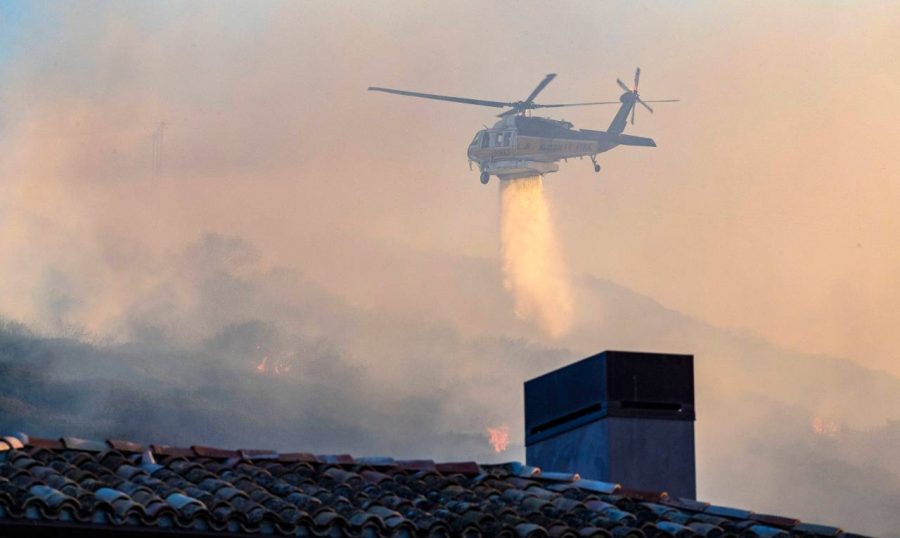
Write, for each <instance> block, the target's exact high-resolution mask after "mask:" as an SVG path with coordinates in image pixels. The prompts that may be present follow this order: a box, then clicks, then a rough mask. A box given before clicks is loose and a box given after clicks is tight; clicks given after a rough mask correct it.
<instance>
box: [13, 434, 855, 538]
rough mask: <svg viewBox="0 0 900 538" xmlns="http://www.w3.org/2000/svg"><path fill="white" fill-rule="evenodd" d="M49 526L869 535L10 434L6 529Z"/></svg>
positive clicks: (399, 465) (411, 477) (347, 460)
mask: <svg viewBox="0 0 900 538" xmlns="http://www.w3.org/2000/svg"><path fill="white" fill-rule="evenodd" d="M41 526H44V527H50V528H54V529H56V531H58V532H59V533H60V534H62V532H63V531H78V530H79V529H81V530H84V529H89V531H85V532H87V534H83V535H99V534H106V535H110V536H115V535H119V534H121V535H128V534H140V533H143V534H144V535H147V534H148V533H149V534H174V535H204V536H227V535H286V536H359V537H377V536H396V537H407V536H408V537H413V536H509V537H529V538H536V537H560V538H562V537H566V538H569V537H579V536H581V537H587V536H593V537H630V538H641V537H648V538H655V537H677V538H681V537H687V536H706V537H754V536H759V537H781V536H842V537H845V538H850V537H851V536H856V535H851V534H848V533H843V532H842V531H841V530H840V529H838V528H835V527H829V526H825V525H814V524H807V523H801V522H799V521H797V520H796V519H791V518H785V517H779V516H771V515H764V514H756V513H753V512H750V511H746V510H738V509H734V508H727V507H721V506H715V505H710V504H708V503H703V502H698V501H694V500H688V499H678V498H670V497H669V496H668V495H666V494H665V493H660V492H646V491H633V490H628V489H627V488H623V487H622V486H620V485H618V484H609V483H605V482H600V481H596V480H587V479H581V478H580V477H579V476H578V475H577V474H568V473H551V472H542V471H541V470H540V469H537V468H534V467H529V466H526V465H522V464H520V463H506V464H497V465H478V464H476V463H474V462H453V463H435V462H433V461H431V460H406V461H404V460H394V459H391V458H380V457H379V458H353V457H351V456H349V455H334V456H315V455H312V454H307V453H299V452H297V453H281V452H276V451H272V450H226V449H220V448H212V447H205V446H192V447H190V448H185V447H172V446H167V445H153V444H151V445H147V446H143V445H141V444H139V443H132V442H130V441H122V440H113V439H111V440H108V441H90V440H85V439H77V438H74V437H64V438H61V439H40V438H35V437H28V436H27V435H24V434H17V436H8V437H3V438H0V535H3V536H6V535H11V534H14V533H16V532H19V533H20V534H21V535H31V534H30V533H31V532H32V531H33V530H34V529H35V528H41ZM100 531H103V532H100Z"/></svg>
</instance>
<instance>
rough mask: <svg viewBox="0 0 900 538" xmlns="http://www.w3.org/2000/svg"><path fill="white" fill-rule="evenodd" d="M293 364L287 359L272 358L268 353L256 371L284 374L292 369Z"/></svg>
mask: <svg viewBox="0 0 900 538" xmlns="http://www.w3.org/2000/svg"><path fill="white" fill-rule="evenodd" d="M291 368H292V365H291V363H290V362H288V361H287V360H270V359H269V356H268V355H265V356H263V358H262V360H261V361H260V362H259V364H257V365H256V371H257V373H260V374H272V375H282V374H286V373H288V372H290V371H291Z"/></svg>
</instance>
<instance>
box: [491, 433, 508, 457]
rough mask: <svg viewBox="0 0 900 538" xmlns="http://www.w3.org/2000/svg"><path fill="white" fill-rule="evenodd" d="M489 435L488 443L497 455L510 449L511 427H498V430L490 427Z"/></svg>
mask: <svg viewBox="0 0 900 538" xmlns="http://www.w3.org/2000/svg"><path fill="white" fill-rule="evenodd" d="M487 433H488V442H489V443H490V444H491V447H492V448H493V449H494V452H496V453H497V454H499V453H501V452H503V451H504V450H506V449H507V447H509V426H497V427H496V428H492V427H490V426H488V429H487Z"/></svg>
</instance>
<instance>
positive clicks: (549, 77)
mask: <svg viewBox="0 0 900 538" xmlns="http://www.w3.org/2000/svg"><path fill="white" fill-rule="evenodd" d="M555 78H556V73H550V74H549V75H547V76H545V77H544V80H542V81H541V83H540V84H538V85H537V88H535V89H534V91H532V92H531V95H529V96H528V97H526V98H525V102H526V103H530V102H532V101H534V98H535V97H537V94H539V93H541V92H542V91H544V88H546V87H547V84H550V82H552V81H553V79H555Z"/></svg>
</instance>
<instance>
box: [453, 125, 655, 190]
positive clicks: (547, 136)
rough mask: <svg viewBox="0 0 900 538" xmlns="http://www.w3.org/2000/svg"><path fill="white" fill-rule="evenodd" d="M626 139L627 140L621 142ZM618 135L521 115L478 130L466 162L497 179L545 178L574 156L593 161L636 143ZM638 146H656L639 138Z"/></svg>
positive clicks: (650, 141)
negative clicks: (473, 164)
mask: <svg viewBox="0 0 900 538" xmlns="http://www.w3.org/2000/svg"><path fill="white" fill-rule="evenodd" d="M623 138H625V139H626V140H623ZM634 139H639V137H631V136H627V135H622V134H620V133H611V132H606V131H593V130H588V129H577V130H576V129H574V128H573V125H572V124H571V123H569V122H567V121H561V120H552V119H549V118H542V117H532V116H524V115H516V116H509V117H506V118H503V119H502V120H500V121H498V122H497V123H496V124H495V125H494V126H493V127H492V128H490V129H483V130H481V131H479V132H478V133H477V134H476V135H475V138H474V139H473V140H472V143H471V144H469V150H468V156H469V160H470V161H472V162H474V163H477V164H478V166H479V168H480V169H481V171H482V173H486V174H489V175H496V176H497V177H499V178H500V179H516V178H521V177H529V176H535V175H544V174H549V173H552V172H556V171H557V170H559V166H558V165H557V164H556V163H557V161H560V160H563V159H569V158H575V157H591V158H592V159H595V158H596V155H597V154H598V153H603V152H604V151H609V150H611V149H612V148H614V147H616V146H618V145H619V144H622V143H625V144H628V145H637V144H635V143H634V142H635V140H634ZM639 140H640V141H641V142H642V143H641V144H640V145H647V146H655V145H656V144H654V143H653V141H652V140H650V139H649V138H647V139H639ZM629 142H630V143H629Z"/></svg>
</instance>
